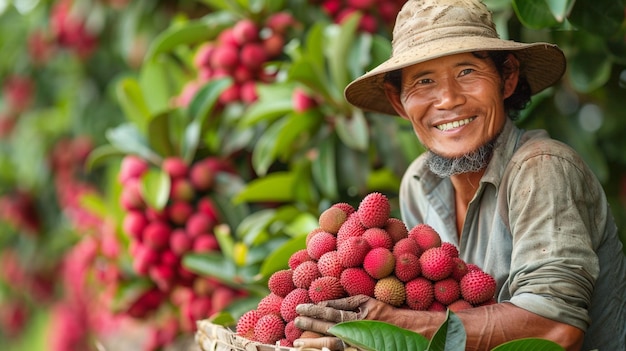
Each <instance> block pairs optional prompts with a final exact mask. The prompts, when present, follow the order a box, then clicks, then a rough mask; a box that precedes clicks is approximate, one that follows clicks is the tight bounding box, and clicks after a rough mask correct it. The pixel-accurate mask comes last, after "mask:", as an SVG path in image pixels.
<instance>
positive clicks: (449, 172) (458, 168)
mask: <svg viewBox="0 0 626 351" xmlns="http://www.w3.org/2000/svg"><path fill="white" fill-rule="evenodd" d="M496 140H497V137H496V138H494V139H493V140H491V141H489V142H487V143H486V144H485V145H483V146H481V147H479V148H478V149H476V150H474V151H472V152H470V153H468V154H465V155H463V156H460V157H454V158H448V157H444V156H441V155H438V154H436V153H434V152H432V151H430V150H429V151H428V152H429V157H428V161H427V165H428V168H430V171H431V172H433V173H435V174H436V175H437V176H439V177H441V178H447V177H450V176H453V175H457V174H463V173H475V172H478V171H481V170H483V169H485V168H486V167H487V165H488V164H489V161H490V160H491V156H492V155H493V149H494V148H495V146H496Z"/></svg>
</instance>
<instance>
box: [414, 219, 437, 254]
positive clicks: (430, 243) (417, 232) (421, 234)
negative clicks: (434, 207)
mask: <svg viewBox="0 0 626 351" xmlns="http://www.w3.org/2000/svg"><path fill="white" fill-rule="evenodd" d="M408 236H409V237H410V238H413V239H414V240H415V241H416V242H417V244H418V245H419V246H420V248H421V249H422V251H426V250H428V249H430V248H432V247H439V246H441V236H439V233H437V231H435V229H433V227H431V226H429V225H428V224H424V223H420V224H417V225H416V226H414V227H413V228H411V229H410V230H409V234H408Z"/></svg>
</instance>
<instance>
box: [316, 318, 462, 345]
mask: <svg viewBox="0 0 626 351" xmlns="http://www.w3.org/2000/svg"><path fill="white" fill-rule="evenodd" d="M328 332H329V333H330V334H333V335H335V336H337V337H338V338H340V339H342V340H344V341H345V342H347V343H348V344H350V345H353V346H356V347H358V348H361V349H364V350H371V351H380V350H403V351H424V350H426V347H427V346H428V339H426V338H425V337H423V336H422V335H420V334H417V333H415V332H412V331H410V330H407V329H403V328H400V327H397V326H395V325H392V324H389V323H385V322H380V321H352V322H343V323H339V324H336V325H334V326H332V327H331V328H330V329H328ZM459 350H463V349H459Z"/></svg>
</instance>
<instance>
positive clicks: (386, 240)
mask: <svg viewBox="0 0 626 351" xmlns="http://www.w3.org/2000/svg"><path fill="white" fill-rule="evenodd" d="M362 237H363V238H364V239H365V240H366V241H367V243H368V244H370V247H371V248H372V249H373V248H375V247H384V248H386V249H388V250H391V249H393V244H394V242H393V239H392V238H391V236H390V235H389V234H388V233H387V232H386V231H385V230H384V229H382V228H376V227H375V228H368V229H367V230H366V231H365V232H363V235H362Z"/></svg>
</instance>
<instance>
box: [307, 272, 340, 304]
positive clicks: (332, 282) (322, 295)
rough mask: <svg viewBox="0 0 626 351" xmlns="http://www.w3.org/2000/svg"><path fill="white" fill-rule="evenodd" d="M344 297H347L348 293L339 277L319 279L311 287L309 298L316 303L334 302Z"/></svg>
mask: <svg viewBox="0 0 626 351" xmlns="http://www.w3.org/2000/svg"><path fill="white" fill-rule="evenodd" d="M344 296H346V292H345V290H344V289H343V286H341V282H340V281H339V278H337V277H331V276H325V277H319V278H317V279H315V280H314V281H313V282H312V283H311V286H310V287H309V297H310V298H311V301H313V302H314V303H318V302H321V301H326V300H334V299H338V298H341V297H344Z"/></svg>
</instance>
